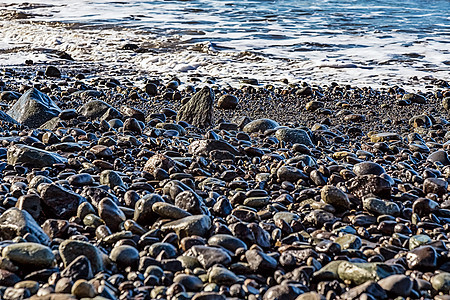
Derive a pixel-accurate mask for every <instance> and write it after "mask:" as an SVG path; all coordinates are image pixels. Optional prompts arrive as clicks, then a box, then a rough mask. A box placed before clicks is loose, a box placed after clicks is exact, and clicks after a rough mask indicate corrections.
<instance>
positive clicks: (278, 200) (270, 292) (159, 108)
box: [0, 64, 450, 300]
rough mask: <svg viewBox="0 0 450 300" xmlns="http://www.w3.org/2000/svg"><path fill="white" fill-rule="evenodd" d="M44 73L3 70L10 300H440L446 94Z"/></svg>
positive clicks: (447, 206)
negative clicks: (101, 299) (19, 299)
mask: <svg viewBox="0 0 450 300" xmlns="http://www.w3.org/2000/svg"><path fill="white" fill-rule="evenodd" d="M43 66H44V65H40V64H38V65H33V66H28V67H26V68H24V69H16V70H15V71H14V68H2V70H3V73H2V78H1V81H2V82H3V83H4V84H3V83H2V85H1V86H2V90H3V92H2V93H1V102H2V111H4V112H8V114H9V115H11V116H14V117H15V118H16V121H18V120H20V122H21V123H23V124H29V127H30V128H25V127H21V126H17V125H7V124H5V123H4V125H3V126H2V132H0V142H1V144H0V154H1V156H0V167H1V168H2V175H1V176H0V194H1V195H2V197H3V198H4V200H3V203H2V204H1V205H0V212H1V215H0V239H1V240H2V241H1V242H0V250H1V251H0V252H1V253H2V260H1V262H2V264H1V266H2V267H1V268H0V273H1V277H0V286H5V289H0V293H1V295H0V296H1V297H2V298H3V299H14V297H16V298H17V297H24V298H27V297H31V299H54V298H51V297H65V299H76V298H84V297H88V298H93V297H95V296H100V297H104V298H106V299H116V298H119V299H125V298H126V297H135V298H139V299H151V298H157V297H160V298H165V297H166V298H167V299H169V298H170V299H193V300H200V299H226V298H228V299H252V300H256V299H263V300H269V299H274V298H277V297H279V298H283V299H336V298H337V297H341V298H343V299H357V298H359V297H368V298H375V299H386V298H395V297H398V296H402V297H410V298H412V299H418V298H420V297H423V298H425V299H433V298H434V299H437V300H443V299H448V298H447V297H448V296H445V295H446V293H448V291H449V290H450V264H449V263H448V259H447V258H448V255H449V251H448V245H449V243H450V240H449V237H448V235H449V234H450V226H449V220H450V201H449V197H448V195H449V192H448V191H449V187H448V181H449V179H448V178H449V176H450V168H449V166H450V159H449V157H448V154H447V152H446V151H445V150H447V149H448V144H447V143H446V142H447V141H448V140H449V136H448V134H447V129H448V127H449V126H450V125H449V124H450V123H448V122H447V121H446V120H445V116H447V115H448V112H447V110H446V109H448V108H449V105H450V98H449V97H450V89H449V86H448V84H445V82H441V84H442V85H444V84H445V85H446V87H445V88H436V89H435V90H434V91H433V92H426V93H408V91H405V90H403V89H402V88H399V87H393V86H392V87H389V88H387V89H385V90H375V89H370V88H358V87H351V86H349V87H347V86H345V85H338V84H331V83H330V85H329V86H323V87H319V86H315V85H302V84H292V86H291V87H290V86H289V85H290V83H289V82H287V83H281V84H279V85H277V84H274V85H273V87H271V86H268V85H262V84H261V85H256V83H257V82H256V81H247V83H246V84H244V85H245V86H244V87H243V88H233V87H224V86H223V85H222V86H220V85H218V86H214V83H213V82H212V81H210V82H208V78H207V76H203V77H202V76H200V77H197V79H198V81H190V82H188V84H184V85H180V82H178V81H177V80H176V78H171V77H170V76H166V77H156V76H154V75H152V74H150V75H149V74H148V73H145V72H141V71H139V70H134V71H133V69H112V68H110V67H109V66H107V68H106V70H100V71H99V70H98V69H97V70H96V69H94V70H91V71H90V72H85V71H84V70H83V69H71V67H70V65H67V66H63V65H61V66H57V65H56V68H55V66H50V65H49V66H47V65H46V68H43ZM95 66H96V65H95V64H94V65H93V66H92V67H93V68H95ZM127 70H128V71H129V72H130V74H128V75H125V76H120V75H121V74H122V75H123V72H125V71H127ZM133 72H136V73H135V74H133ZM193 78H195V77H193ZM21 80H23V83H28V82H31V83H35V84H37V85H35V86H34V87H36V88H38V89H36V90H32V89H31V90H30V88H31V87H33V85H32V84H28V86H24V85H23V83H22V82H21ZM205 86H206V87H205ZM39 90H40V91H39ZM227 95H228V96H227ZM230 95H231V96H230ZM233 96H234V97H233ZM48 97H50V98H48ZM444 99H447V100H445V101H444ZM35 102H40V103H41V104H42V103H45V105H43V106H33V105H28V104H25V103H35ZM443 103H445V106H446V107H447V108H444V107H443ZM182 104H184V106H183V105H182ZM191 106H192V107H191ZM218 106H222V107H234V108H228V109H223V108H218ZM24 107H28V109H25V110H24V109H23V108H24ZM380 110H381V111H380ZM211 114H212V115H213V116H214V121H211ZM1 117H2V118H4V116H1ZM44 119H45V120H47V119H48V120H49V121H48V122H44ZM211 122H212V124H211ZM190 124H196V125H195V126H192V125H190ZM203 126H205V128H203V129H200V128H199V127H203ZM39 128H41V129H39ZM211 128H214V129H211ZM44 149H45V151H47V152H43V151H42V150H44ZM31 253H34V254H31ZM36 253H39V255H36ZM212 297H213V298H212Z"/></svg>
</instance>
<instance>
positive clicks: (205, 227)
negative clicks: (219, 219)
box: [161, 215, 211, 238]
mask: <svg viewBox="0 0 450 300" xmlns="http://www.w3.org/2000/svg"><path fill="white" fill-rule="evenodd" d="M210 228H211V218H210V217H208V216H204V215H199V216H189V217H185V218H183V219H179V220H176V221H172V222H169V223H166V224H164V225H163V226H162V227H161V230H163V231H168V230H173V231H175V233H176V234H178V236H179V237H180V238H183V237H187V236H192V235H199V236H204V235H205V234H206V233H207V232H208V231H209V229H210Z"/></svg>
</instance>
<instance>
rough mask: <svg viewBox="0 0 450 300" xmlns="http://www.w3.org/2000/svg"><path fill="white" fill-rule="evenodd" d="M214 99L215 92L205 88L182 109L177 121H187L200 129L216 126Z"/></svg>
mask: <svg viewBox="0 0 450 300" xmlns="http://www.w3.org/2000/svg"><path fill="white" fill-rule="evenodd" d="M214 98H215V96H214V91H213V90H212V89H211V88H209V87H206V86H205V87H203V88H202V89H201V90H200V91H198V92H197V93H196V94H195V95H194V96H193V97H192V98H191V99H190V100H189V101H188V102H187V103H186V104H184V105H183V106H182V107H181V109H180V111H179V112H178V115H177V121H186V122H187V123H189V124H192V125H194V126H197V127H200V128H207V127H211V126H212V125H213V124H214V106H213V105H214Z"/></svg>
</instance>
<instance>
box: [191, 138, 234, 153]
mask: <svg viewBox="0 0 450 300" xmlns="http://www.w3.org/2000/svg"><path fill="white" fill-rule="evenodd" d="M188 149H189V153H190V154H192V155H204V156H209V153H210V152H211V151H213V150H225V151H228V152H230V153H231V154H233V155H238V154H239V151H238V150H237V149H236V148H234V147H233V146H231V145H230V144H228V143H227V142H225V141H218V140H197V141H194V142H192V143H191V144H190V145H189V147H188Z"/></svg>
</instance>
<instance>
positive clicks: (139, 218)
mask: <svg viewBox="0 0 450 300" xmlns="http://www.w3.org/2000/svg"><path fill="white" fill-rule="evenodd" d="M157 202H164V200H163V198H161V196H160V195H158V194H149V195H145V196H144V197H143V198H141V199H139V200H138V201H137V202H136V205H135V209H134V218H133V219H134V221H136V222H137V223H138V224H139V225H150V224H153V222H155V217H156V214H155V213H154V212H153V208H152V207H153V205H154V204H155V203H157Z"/></svg>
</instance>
